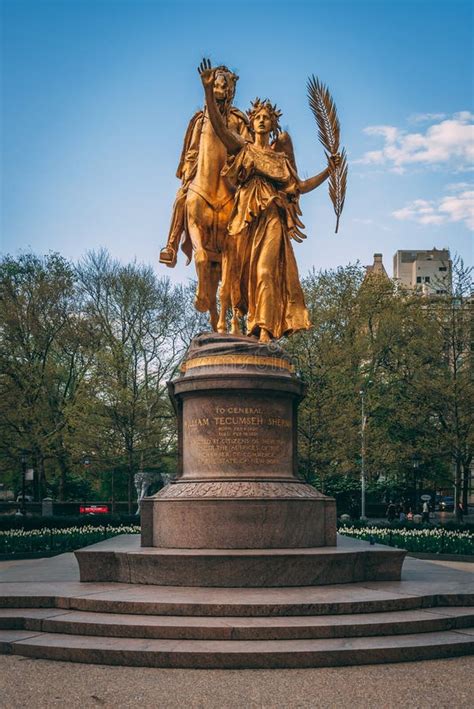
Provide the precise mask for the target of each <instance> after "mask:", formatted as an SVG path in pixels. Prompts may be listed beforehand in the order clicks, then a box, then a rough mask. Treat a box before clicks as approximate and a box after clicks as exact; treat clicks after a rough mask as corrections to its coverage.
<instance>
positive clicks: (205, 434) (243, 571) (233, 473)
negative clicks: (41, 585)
mask: <svg viewBox="0 0 474 709" xmlns="http://www.w3.org/2000/svg"><path fill="white" fill-rule="evenodd" d="M169 392H170V396H171V399H172V401H173V404H174V407H175V410H176V415H177V418H178V441H179V464H178V475H177V477H176V479H175V480H174V481H173V482H171V483H170V484H169V485H167V486H166V487H165V488H163V490H161V491H160V492H159V493H158V494H156V495H154V496H153V497H149V498H145V499H143V500H142V504H141V522H142V537H141V548H140V549H138V548H133V549H132V548H130V547H126V548H121V545H120V542H119V541H115V540H111V541H110V543H108V544H106V545H100V544H99V545H97V546H96V547H94V548H90V549H87V548H86V549H83V550H80V551H78V552H76V556H77V559H78V561H79V566H80V574H81V580H82V581H104V580H107V581H117V582H121V583H123V582H127V583H136V584H154V585H156V586H170V585H171V586H198V587H209V586H210V587H219V586H222V587H234V588H239V587H241V588H249V587H253V588H265V587H267V588H269V587H286V586H319V585H327V584H339V583H346V584H350V583H353V582H355V581H377V580H384V581H395V580H399V579H400V574H401V567H402V563H403V559H404V556H405V552H404V551H400V550H398V549H397V550H395V549H386V548H384V547H377V549H375V548H371V549H367V548H366V546H367V545H366V544H365V543H363V542H357V543H354V542H351V543H350V544H349V540H345V541H344V543H343V544H342V545H339V546H336V544H337V542H336V505H335V501H334V499H332V498H330V497H326V496H325V495H322V494H321V493H320V492H318V491H317V490H315V489H314V488H313V487H311V485H307V484H306V483H305V482H303V481H302V480H300V479H299V478H298V476H297V455H296V450H297V410H298V404H299V402H300V400H301V399H302V397H303V396H304V385H303V384H302V382H301V381H300V380H299V379H298V377H297V376H296V374H295V372H294V370H293V366H292V363H291V362H290V360H289V358H288V357H287V355H285V353H284V352H283V351H282V350H281V348H279V347H277V346H276V345H274V344H269V345H261V344H259V343H258V342H257V341H256V340H254V339H252V338H248V337H232V336H229V335H216V334H214V333H212V334H205V335H200V336H199V337H197V338H195V339H194V340H193V343H192V346H191V348H190V349H189V351H188V354H187V357H186V359H185V361H184V363H183V365H182V370H181V374H180V376H179V377H177V378H176V379H175V380H174V381H172V382H170V384H169Z"/></svg>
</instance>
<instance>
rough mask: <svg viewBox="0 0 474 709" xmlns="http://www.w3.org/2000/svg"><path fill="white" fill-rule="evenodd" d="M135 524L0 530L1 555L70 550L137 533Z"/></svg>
mask: <svg viewBox="0 0 474 709" xmlns="http://www.w3.org/2000/svg"><path fill="white" fill-rule="evenodd" d="M139 533H140V527H139V526H138V525H120V526H119V527H109V526H107V525H102V526H93V525H84V526H81V527H66V528H64V529H29V530H25V529H9V530H6V531H0V554H9V555H10V554H11V555H12V556H14V555H15V554H25V553H32V552H55V551H56V552H57V553H58V554H61V553H62V552H65V551H73V549H80V548H81V547H85V546H88V545H89V544H95V543H96V542H101V541H103V540H104V539H107V538H109V537H115V536H116V535H117V534H139Z"/></svg>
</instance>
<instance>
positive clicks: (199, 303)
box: [194, 296, 209, 313]
mask: <svg viewBox="0 0 474 709" xmlns="http://www.w3.org/2000/svg"><path fill="white" fill-rule="evenodd" d="M194 307H195V308H196V310H198V311H199V312H200V313H207V311H208V310H209V303H208V301H207V298H200V297H199V296H196V297H195V298H194Z"/></svg>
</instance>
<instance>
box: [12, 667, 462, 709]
mask: <svg viewBox="0 0 474 709" xmlns="http://www.w3.org/2000/svg"><path fill="white" fill-rule="evenodd" d="M473 676H474V658H473V657H461V658H456V659H449V660H429V661H424V662H416V663H399V664H392V665H367V666H364V667H340V668H336V667H332V668H331V667H330V668H319V669H307V670H161V669H153V668H147V667H108V666H103V665H83V664H72V663H66V662H49V661H47V660H31V659H29V658H24V657H18V656H0V706H1V707H2V709H23V708H25V709H30V707H33V706H34V707H35V708H36V709H50V707H62V706H67V707H68V709H90V708H94V709H97V707H105V708H106V709H108V708H110V709H122V708H123V709H128V708H130V709H132V708H133V709H135V708H136V707H137V706H139V707H142V709H156V708H157V707H158V708H160V709H161V708H166V709H183V708H186V709H187V708H188V707H189V708H192V709H194V708H196V709H197V708H198V707H199V708H200V709H247V708H248V707H249V708H250V707H251V708H252V709H253V708H263V709H267V708H269V709H270V708H271V709H280V708H281V709H294V708H295V707H298V709H299V708H300V707H301V708H305V707H321V708H322V709H326V708H327V709H342V708H344V709H345V708H346V707H350V708H351V709H399V707H406V708H408V709H412V708H413V709H432V707H437V708H438V709H443V708H446V709H448V708H449V709H468V708H469V709H470V707H472V686H471V685H472V682H471V680H472V677H473Z"/></svg>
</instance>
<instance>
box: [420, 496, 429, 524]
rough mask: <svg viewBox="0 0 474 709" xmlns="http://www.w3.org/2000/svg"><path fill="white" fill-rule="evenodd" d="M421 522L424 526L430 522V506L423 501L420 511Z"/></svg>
mask: <svg viewBox="0 0 474 709" xmlns="http://www.w3.org/2000/svg"><path fill="white" fill-rule="evenodd" d="M421 521H422V522H423V523H424V524H427V523H428V522H429V521H430V506H429V504H428V502H427V500H425V501H424V502H423V509H422V514H421Z"/></svg>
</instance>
